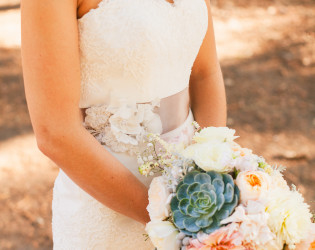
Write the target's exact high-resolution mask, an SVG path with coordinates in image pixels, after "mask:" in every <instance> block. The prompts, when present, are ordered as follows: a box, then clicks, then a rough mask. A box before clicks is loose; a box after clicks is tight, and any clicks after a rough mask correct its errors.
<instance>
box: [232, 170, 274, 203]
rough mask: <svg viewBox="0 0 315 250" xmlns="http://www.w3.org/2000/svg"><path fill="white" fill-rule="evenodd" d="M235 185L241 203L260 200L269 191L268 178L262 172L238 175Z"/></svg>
mask: <svg viewBox="0 0 315 250" xmlns="http://www.w3.org/2000/svg"><path fill="white" fill-rule="evenodd" d="M236 185H237V186H238V188H239V189H240V199H241V203H243V204H244V203H246V202H247V201H248V200H261V199H263V198H264V197H265V195H266V193H267V191H268V190H269V189H270V185H271V183H270V177H269V175H268V174H266V173H264V172H262V171H244V172H241V173H239V174H238V176H237V178H236Z"/></svg>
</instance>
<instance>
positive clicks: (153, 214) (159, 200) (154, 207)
mask: <svg viewBox="0 0 315 250" xmlns="http://www.w3.org/2000/svg"><path fill="white" fill-rule="evenodd" d="M169 195H170V193H169V191H168V190H167V187H166V185H165V183H164V178H163V177H162V176H159V177H155V178H153V180H152V182H151V184H150V188H149V205H148V206H147V210H148V212H149V215H150V219H151V220H152V221H154V220H164V219H165V218H166V217H167V216H169V210H168V206H167V199H168V197H169Z"/></svg>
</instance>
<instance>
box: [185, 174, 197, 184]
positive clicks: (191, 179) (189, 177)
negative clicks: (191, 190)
mask: <svg viewBox="0 0 315 250" xmlns="http://www.w3.org/2000/svg"><path fill="white" fill-rule="evenodd" d="M199 173H200V172H198V171H191V172H189V173H188V174H187V175H185V177H184V183H186V184H192V183H194V182H195V180H194V178H195V175H197V174H199Z"/></svg>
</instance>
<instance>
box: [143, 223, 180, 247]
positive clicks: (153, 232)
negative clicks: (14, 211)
mask: <svg viewBox="0 0 315 250" xmlns="http://www.w3.org/2000/svg"><path fill="white" fill-rule="evenodd" d="M145 229H146V231H147V233H148V234H149V237H150V239H151V241H152V243H153V245H154V246H155V247H156V248H157V249H158V250H178V249H179V247H180V246H179V244H178V241H177V235H178V233H179V232H178V230H177V229H176V228H175V227H174V225H173V224H172V223H171V222H169V221H150V222H149V223H148V224H147V225H146V228H145Z"/></svg>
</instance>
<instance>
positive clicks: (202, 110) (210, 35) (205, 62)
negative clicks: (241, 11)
mask: <svg viewBox="0 0 315 250" xmlns="http://www.w3.org/2000/svg"><path fill="white" fill-rule="evenodd" d="M205 2H206V4H207V7H208V30H207V33H206V35H205V38H204V40H203V43H202V45H201V47H200V50H199V53H198V55H197V58H196V60H195V63H194V65H193V68H192V72H191V78H190V84H189V89H190V98H191V108H192V111H193V114H194V117H195V120H196V121H197V122H198V123H199V125H200V126H201V127H207V126H217V127H220V126H226V113H227V111H226V97H225V88H224V83H223V77H222V73H221V68H220V65H219V62H218V58H217V53H216V45H215V38H214V32H213V24H212V16H211V10H210V1H209V0H205Z"/></svg>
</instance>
